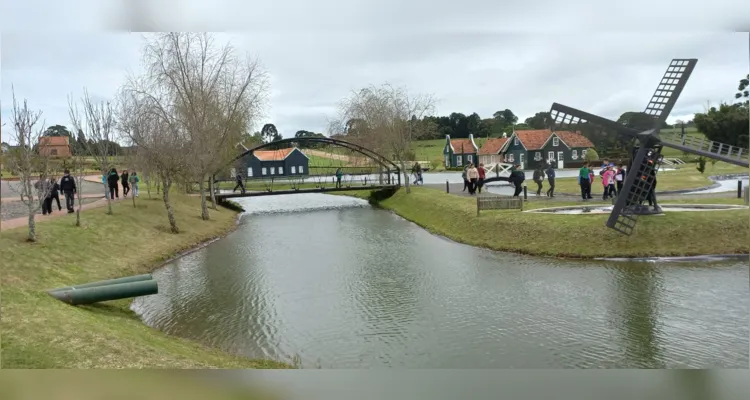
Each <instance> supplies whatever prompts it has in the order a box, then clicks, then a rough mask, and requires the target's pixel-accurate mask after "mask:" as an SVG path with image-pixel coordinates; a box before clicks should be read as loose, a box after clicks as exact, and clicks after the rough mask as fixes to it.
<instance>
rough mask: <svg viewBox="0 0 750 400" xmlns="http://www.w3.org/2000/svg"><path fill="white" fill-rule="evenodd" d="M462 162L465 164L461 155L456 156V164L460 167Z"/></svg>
mask: <svg viewBox="0 0 750 400" xmlns="http://www.w3.org/2000/svg"><path fill="white" fill-rule="evenodd" d="M461 164H463V160H462V157H461V156H456V166H457V167H460V166H461Z"/></svg>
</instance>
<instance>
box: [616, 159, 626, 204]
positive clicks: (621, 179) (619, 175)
mask: <svg viewBox="0 0 750 400" xmlns="http://www.w3.org/2000/svg"><path fill="white" fill-rule="evenodd" d="M625 175H626V171H625V167H623V165H622V163H620V165H619V166H618V167H617V172H615V184H616V185H617V191H616V193H615V194H616V195H617V196H619V195H620V193H622V185H623V184H624V183H625Z"/></svg>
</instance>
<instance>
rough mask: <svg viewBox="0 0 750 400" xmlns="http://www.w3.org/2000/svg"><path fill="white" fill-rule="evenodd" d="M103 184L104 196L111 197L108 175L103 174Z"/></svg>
mask: <svg viewBox="0 0 750 400" xmlns="http://www.w3.org/2000/svg"><path fill="white" fill-rule="evenodd" d="M102 185H103V186H104V197H105V198H107V199H109V187H108V186H107V175H105V174H102Z"/></svg>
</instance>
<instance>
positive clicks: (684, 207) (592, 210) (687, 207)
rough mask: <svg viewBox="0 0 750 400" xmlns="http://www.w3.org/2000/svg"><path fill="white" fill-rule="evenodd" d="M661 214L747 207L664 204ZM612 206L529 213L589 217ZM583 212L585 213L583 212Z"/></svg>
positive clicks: (552, 209) (563, 208) (605, 211)
mask: <svg viewBox="0 0 750 400" xmlns="http://www.w3.org/2000/svg"><path fill="white" fill-rule="evenodd" d="M659 207H660V208H661V210H662V211H663V212H667V213H668V212H681V211H683V212H707V211H728V210H744V209H746V208H747V206H735V205H728V204H701V205H697V206H692V207H691V205H690V204H671V205H669V204H665V205H659ZM612 208H613V206H607V207H587V206H578V207H550V208H539V209H536V210H529V211H527V212H530V213H546V214H568V215H590V214H609V213H611V212H612ZM584 210H585V211H584Z"/></svg>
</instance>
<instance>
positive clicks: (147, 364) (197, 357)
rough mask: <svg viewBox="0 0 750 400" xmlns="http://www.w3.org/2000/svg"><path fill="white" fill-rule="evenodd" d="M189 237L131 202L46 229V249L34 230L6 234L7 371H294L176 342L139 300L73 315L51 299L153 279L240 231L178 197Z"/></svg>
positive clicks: (0, 330) (229, 218)
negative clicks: (172, 263)
mask: <svg viewBox="0 0 750 400" xmlns="http://www.w3.org/2000/svg"><path fill="white" fill-rule="evenodd" d="M173 201H174V202H173V206H174V209H175V216H176V218H177V221H178V224H180V227H181V229H182V230H183V232H182V233H180V234H178V235H173V234H169V233H167V232H168V222H167V218H166V213H165V211H164V204H163V203H161V202H160V201H159V200H157V199H153V200H148V199H139V201H138V207H137V208H133V206H132V202H131V201H130V200H128V201H123V202H118V203H116V204H114V205H113V208H114V215H112V216H109V215H106V214H105V211H106V207H102V208H98V209H92V210H89V211H86V212H85V213H84V214H83V215H82V216H81V219H82V222H83V226H82V227H80V228H77V227H75V226H74V224H73V218H72V217H68V216H65V217H60V218H57V219H53V220H50V221H47V222H44V223H40V224H38V225H37V232H38V236H39V242H38V243H35V244H31V243H27V242H25V241H24V238H25V232H26V229H25V228H19V229H12V230H8V231H3V232H2V233H0V248H2V249H3V252H2V258H0V267H1V274H2V275H1V277H2V282H3V285H2V290H1V294H2V305H1V306H2V322H1V324H0V334H1V335H2V339H3V340H2V359H1V360H2V365H3V367H4V368H215V367H222V368H287V367H288V365H286V364H282V363H278V362H273V361H265V360H249V359H244V358H241V357H236V356H232V355H229V354H226V353H224V352H222V351H219V350H216V349H210V348H207V347H204V346H202V345H200V344H197V343H195V342H192V341H188V340H185V339H180V338H177V337H173V336H169V335H166V334H164V333H161V332H159V331H156V330H154V329H151V328H149V327H147V326H146V325H144V324H143V323H142V322H141V321H140V320H139V319H138V318H137V316H135V315H134V314H133V313H132V312H131V311H130V309H129V305H130V300H119V301H113V302H106V303H102V304H99V305H93V306H79V307H73V306H69V305H67V304H65V303H62V302H60V301H58V300H55V299H53V298H52V297H50V296H49V295H47V294H46V293H45V290H47V289H51V288H55V287H61V286H67V285H72V284H77V283H85V282H91V281H96V280H102V279H111V278H117V277H121V276H127V275H135V274H140V273H146V272H150V271H152V270H153V269H155V268H156V267H157V266H158V265H159V262H160V261H164V260H166V259H167V258H168V257H170V256H172V255H175V254H177V253H178V252H180V251H182V250H186V249H188V248H190V247H193V246H195V245H197V244H199V243H201V242H203V241H205V240H207V239H209V238H212V237H216V236H220V235H223V234H225V233H227V232H228V231H230V230H231V229H233V227H234V226H235V225H236V224H235V221H236V215H237V214H236V213H235V212H232V211H229V210H221V209H220V210H219V211H211V218H212V219H211V220H210V221H202V220H200V217H199V215H200V208H199V199H198V198H195V197H188V196H184V195H177V194H175V195H173Z"/></svg>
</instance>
